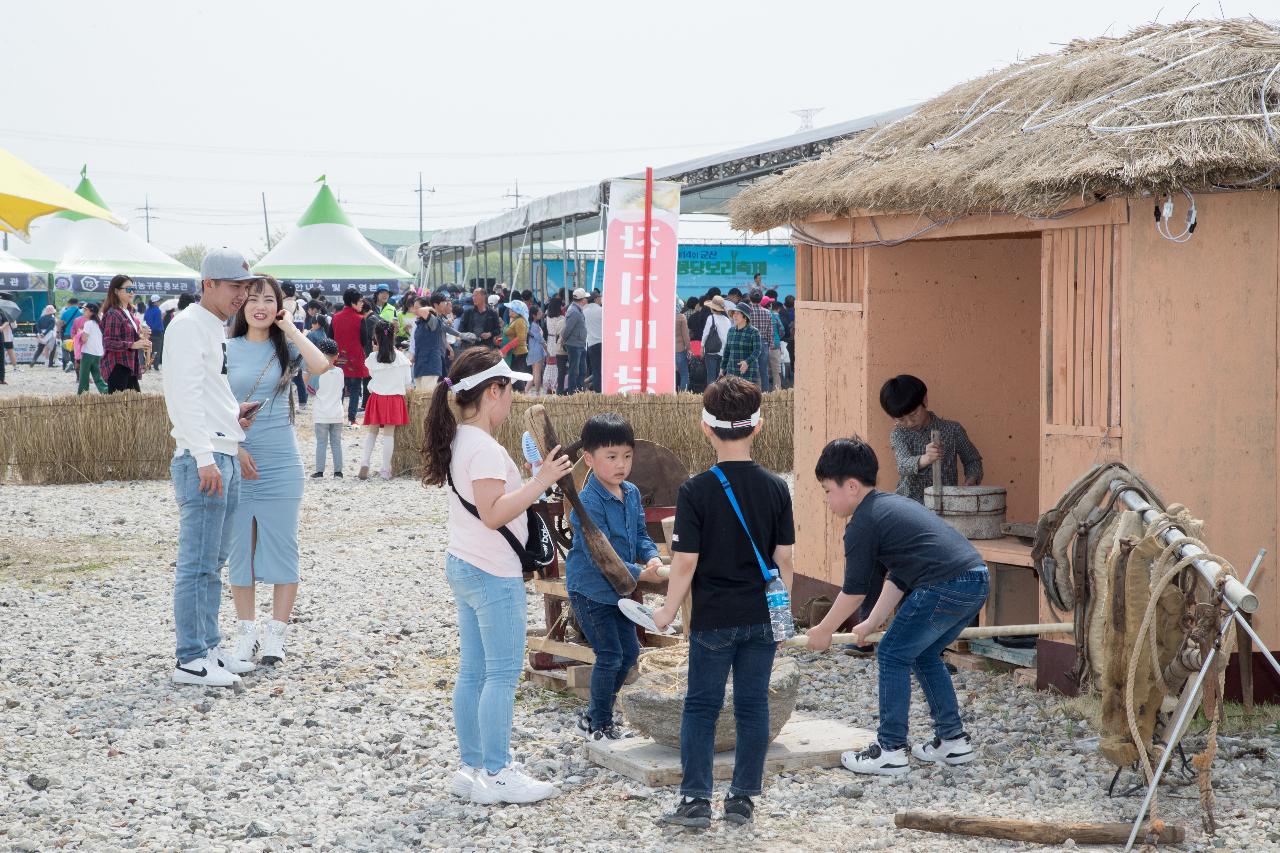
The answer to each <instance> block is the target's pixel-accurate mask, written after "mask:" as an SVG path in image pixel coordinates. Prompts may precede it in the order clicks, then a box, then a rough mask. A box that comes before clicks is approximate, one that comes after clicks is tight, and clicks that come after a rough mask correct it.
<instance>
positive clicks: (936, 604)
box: [876, 566, 989, 750]
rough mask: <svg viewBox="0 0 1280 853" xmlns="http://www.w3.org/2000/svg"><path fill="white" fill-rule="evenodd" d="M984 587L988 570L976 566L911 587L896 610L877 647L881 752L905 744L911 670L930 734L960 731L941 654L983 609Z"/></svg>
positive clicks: (953, 693)
mask: <svg viewBox="0 0 1280 853" xmlns="http://www.w3.org/2000/svg"><path fill="white" fill-rule="evenodd" d="M988 583H989V581H988V578H987V568H986V566H980V567H978V568H976V569H974V570H973V571H969V572H965V573H964V574H962V575H960V576H959V577H957V578H953V579H952V580H949V581H945V582H944V583H939V584H934V585H933V586H925V587H920V588H919V589H914V590H912V591H911V593H910V594H909V595H908V596H907V597H906V598H905V599H904V600H903V602H902V604H901V605H900V606H899V608H898V615H897V616H895V617H894V618H893V623H892V624H891V625H890V626H889V630H888V631H887V632H885V635H884V639H883V640H881V641H880V645H879V646H878V647H877V648H876V659H877V662H878V663H879V668H880V728H879V730H878V732H877V739H878V740H879V742H880V748H881V749H886V750H889V749H898V748H900V747H904V746H906V745H907V715H908V713H909V711H910V710H911V673H913V672H914V673H915V676H916V681H918V682H919V683H920V689H921V690H922V691H923V692H924V698H925V700H926V701H927V702H928V703H929V713H930V715H932V717H933V733H934V735H935V736H936V737H940V738H942V739H943V740H948V739H950V738H955V737H959V736H960V734H961V733H963V732H964V724H963V723H962V722H961V720H960V707H959V704H958V703H957V702H956V689H955V686H954V685H952V683H951V674H950V673H948V672H947V667H946V665H945V664H944V663H943V662H942V657H941V655H942V650H943V649H944V648H946V647H947V646H949V645H951V643H953V642H954V641H955V639H956V637H957V636H959V634H960V632H961V631H963V630H964V629H965V627H966V626H968V625H969V623H970V622H972V621H973V617H975V616H977V615H978V611H979V610H981V609H982V604H983V602H984V601H986V600H987V590H988Z"/></svg>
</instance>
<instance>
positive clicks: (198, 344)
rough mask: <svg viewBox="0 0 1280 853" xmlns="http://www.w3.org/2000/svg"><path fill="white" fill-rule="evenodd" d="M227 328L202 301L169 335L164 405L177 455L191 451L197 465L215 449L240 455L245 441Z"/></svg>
mask: <svg viewBox="0 0 1280 853" xmlns="http://www.w3.org/2000/svg"><path fill="white" fill-rule="evenodd" d="M226 342H227V334H226V327H225V325H224V324H223V322H222V321H221V320H219V319H218V318H217V317H215V316H214V315H213V314H212V313H211V312H210V311H209V310H208V309H206V308H204V307H202V306H201V305H200V304H199V303H196V304H194V305H191V306H190V307H188V308H187V309H186V310H185V311H183V312H182V313H180V314H178V315H177V316H175V317H174V318H173V320H172V321H171V322H170V323H169V328H168V330H166V332H165V339H164V370H163V371H161V376H162V377H163V384H164V404H165V408H167V409H168V410H169V421H170V422H171V423H172V424H173V431H172V432H171V433H169V434H170V435H172V436H173V440H174V441H175V442H176V443H177V445H178V449H177V451H176V453H175V455H176V456H181V455H182V454H183V453H184V452H190V453H191V455H192V456H194V457H195V460H196V465H198V466H200V467H202V468H203V467H204V466H205V465H212V464H213V454H215V453H226V454H228V455H230V456H235V455H236V453H238V452H239V450H240V442H242V441H244V430H243V429H241V428H240V404H239V403H237V402H236V398H235V396H234V395H233V394H232V393H231V386H230V385H229V384H228V383H227V368H226V357H227V356H226V352H227V351H226Z"/></svg>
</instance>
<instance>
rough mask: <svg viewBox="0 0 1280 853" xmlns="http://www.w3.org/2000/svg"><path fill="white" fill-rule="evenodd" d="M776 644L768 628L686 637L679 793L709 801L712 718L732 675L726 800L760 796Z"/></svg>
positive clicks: (723, 630) (696, 633) (751, 627)
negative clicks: (732, 742)
mask: <svg viewBox="0 0 1280 853" xmlns="http://www.w3.org/2000/svg"><path fill="white" fill-rule="evenodd" d="M776 651H777V644H776V643H774V641H773V629H772V628H771V627H770V626H769V623H768V622H763V623H761V624H759V625H743V626H740V627H737V628H717V629H715V630H710V631H693V632H691V633H690V635H689V689H688V692H687V693H686V694H685V697H684V715H683V716H682V717H681V719H680V767H681V770H682V771H683V772H684V779H683V781H681V783H680V793H681V794H683V795H684V796H686V797H703V798H705V799H710V798H711V786H712V778H711V771H712V762H713V761H714V759H715V740H716V718H717V717H719V716H720V709H721V708H722V707H723V706H724V686H725V682H726V681H727V680H728V678H729V671H730V670H732V671H733V719H734V722H735V723H736V724H737V727H738V738H737V745H736V746H735V747H734V753H733V780H732V782H731V783H730V785H729V793H730V794H731V795H741V796H748V797H754V796H756V795H757V794H759V793H760V781H761V777H762V776H763V775H764V754H765V752H766V751H767V750H768V749H769V677H770V676H771V675H772V674H773V655H774V652H776Z"/></svg>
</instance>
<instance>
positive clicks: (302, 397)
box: [293, 370, 307, 406]
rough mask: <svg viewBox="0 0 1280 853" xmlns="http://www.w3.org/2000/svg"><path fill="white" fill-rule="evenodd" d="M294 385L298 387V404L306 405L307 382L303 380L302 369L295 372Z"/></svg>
mask: <svg viewBox="0 0 1280 853" xmlns="http://www.w3.org/2000/svg"><path fill="white" fill-rule="evenodd" d="M293 385H294V387H295V388H297V389H298V405H299V406H305V405H306V404H307V383H306V382H303V381H302V371H301V370H299V371H298V372H297V373H295V374H293Z"/></svg>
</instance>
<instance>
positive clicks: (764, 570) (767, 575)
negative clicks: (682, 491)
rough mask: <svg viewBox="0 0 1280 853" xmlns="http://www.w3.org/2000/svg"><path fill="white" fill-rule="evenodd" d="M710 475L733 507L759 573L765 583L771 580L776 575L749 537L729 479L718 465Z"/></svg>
mask: <svg viewBox="0 0 1280 853" xmlns="http://www.w3.org/2000/svg"><path fill="white" fill-rule="evenodd" d="M711 473H712V474H715V475H716V479H717V480H719V481H720V485H721V486H723V487H724V493H725V495H726V496H728V498H729V504H730V505H731V506H732V507H733V512H734V514H735V515H737V516H738V521H740V522H742V529H743V530H744V531H745V532H746V534H747V541H748V542H750V543H751V550H752V551H754V552H755V554H756V562H757V563H759V564H760V573H761V574H762V575H764V579H765V582H766V583H768V582H769V581H771V580H773V579H774V578H775V577H777V575H776V574H774V573H773V572H771V571H769V566H768V564H766V563H765V561H764V557H762V556H761V555H760V549H759V548H757V547H756V540H755V538H754V537H752V535H751V528H749V527H747V520H746V519H745V518H743V517H742V507H740V506H738V499H737V497H735V496H734V494H733V486H730V485H729V479H728V478H727V477H725V475H724V472H723V471H721V470H720V466H719V465H712V466H711Z"/></svg>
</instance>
